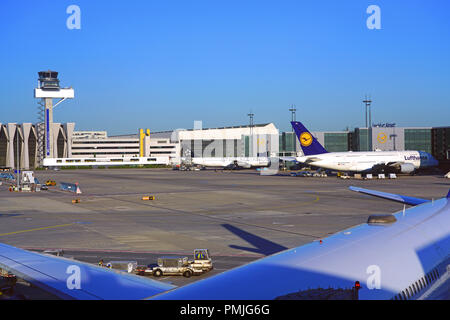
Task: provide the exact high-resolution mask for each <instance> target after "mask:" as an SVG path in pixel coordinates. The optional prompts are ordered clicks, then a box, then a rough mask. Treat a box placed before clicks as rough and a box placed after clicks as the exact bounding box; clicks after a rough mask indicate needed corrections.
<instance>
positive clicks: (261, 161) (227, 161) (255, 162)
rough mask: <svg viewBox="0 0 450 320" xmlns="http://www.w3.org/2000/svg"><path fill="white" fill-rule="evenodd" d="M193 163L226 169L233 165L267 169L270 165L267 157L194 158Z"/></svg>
mask: <svg viewBox="0 0 450 320" xmlns="http://www.w3.org/2000/svg"><path fill="white" fill-rule="evenodd" d="M192 163H193V164H195V165H200V166H204V167H226V166H228V165H231V164H237V165H238V166H240V167H244V168H255V167H267V166H268V165H269V164H270V161H269V158H267V157H222V158H215V157H207V158H206V157H205V158H192Z"/></svg>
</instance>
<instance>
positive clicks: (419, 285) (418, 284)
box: [416, 280, 423, 291]
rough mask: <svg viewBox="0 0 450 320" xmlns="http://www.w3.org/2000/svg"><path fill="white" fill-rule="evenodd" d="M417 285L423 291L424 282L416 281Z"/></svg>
mask: <svg viewBox="0 0 450 320" xmlns="http://www.w3.org/2000/svg"><path fill="white" fill-rule="evenodd" d="M416 285H417V288H419V291H420V290H422V289H423V287H422V282H420V280H417V281H416Z"/></svg>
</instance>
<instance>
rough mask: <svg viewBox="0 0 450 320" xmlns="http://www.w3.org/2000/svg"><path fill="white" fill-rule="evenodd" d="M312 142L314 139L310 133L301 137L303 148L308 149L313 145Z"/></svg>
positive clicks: (304, 133)
mask: <svg viewBox="0 0 450 320" xmlns="http://www.w3.org/2000/svg"><path fill="white" fill-rule="evenodd" d="M312 142H313V137H312V136H311V134H310V133H309V132H303V133H302V134H301V135H300V143H301V144H302V146H304V147H308V146H310V145H311V143H312Z"/></svg>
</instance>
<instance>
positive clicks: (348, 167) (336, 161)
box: [281, 121, 438, 173]
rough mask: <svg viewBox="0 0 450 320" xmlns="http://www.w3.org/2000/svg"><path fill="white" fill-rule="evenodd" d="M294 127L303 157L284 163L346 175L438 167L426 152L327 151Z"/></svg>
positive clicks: (301, 128)
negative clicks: (347, 173)
mask: <svg viewBox="0 0 450 320" xmlns="http://www.w3.org/2000/svg"><path fill="white" fill-rule="evenodd" d="M291 124H292V127H293V128H294V131H295V133H296V135H297V137H298V139H299V141H300V146H301V148H302V150H303V154H304V156H302V157H283V158H281V159H282V160H288V161H289V160H291V161H296V162H300V163H302V164H307V165H310V166H314V167H318V168H324V169H329V170H336V171H344V172H380V171H383V172H384V171H388V172H389V171H392V172H397V173H414V171H416V170H417V169H423V168H428V167H434V166H437V165H438V161H437V160H436V159H435V158H434V157H433V156H432V155H431V154H429V153H427V152H423V151H368V152H364V151H361V152H353V151H349V152H328V151H327V150H325V148H324V147H323V146H322V145H321V144H320V143H319V141H317V139H316V138H315V137H314V136H313V135H312V134H311V133H310V132H309V131H308V129H306V128H305V126H304V125H303V124H302V123H301V122H297V121H292V122H291Z"/></svg>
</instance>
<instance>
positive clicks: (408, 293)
mask: <svg viewBox="0 0 450 320" xmlns="http://www.w3.org/2000/svg"><path fill="white" fill-rule="evenodd" d="M409 290H411V288H410V289H409ZM409 290H408V288H406V294H407V295H408V299H409V298H410V297H411V294H410V292H409Z"/></svg>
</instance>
